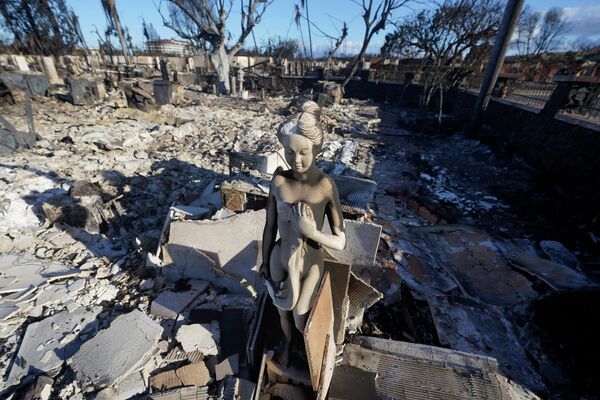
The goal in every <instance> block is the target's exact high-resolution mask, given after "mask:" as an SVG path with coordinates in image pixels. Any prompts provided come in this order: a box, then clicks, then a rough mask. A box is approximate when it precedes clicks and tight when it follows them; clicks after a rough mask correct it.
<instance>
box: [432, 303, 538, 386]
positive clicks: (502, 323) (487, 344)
mask: <svg viewBox="0 0 600 400" xmlns="http://www.w3.org/2000/svg"><path fill="white" fill-rule="evenodd" d="M428 301H429V307H430V309H431V315H432V317H433V321H434V323H435V328H436V331H437V333H438V336H439V339H440V342H441V344H442V345H444V346H447V347H450V348H451V349H454V350H459V351H465V352H468V353H475V354H483V355H486V356H490V357H494V358H496V359H497V360H498V365H499V367H500V370H501V371H502V372H503V373H504V374H505V375H506V376H507V377H509V378H511V379H514V380H515V381H517V382H519V383H521V384H523V385H525V386H527V387H528V388H530V389H532V390H535V391H543V390H545V388H546V386H545V384H544V381H543V380H542V378H541V377H540V375H539V374H538V373H537V371H536V370H535V368H534V367H533V365H532V364H531V362H530V361H529V359H528V357H527V354H526V353H525V350H524V349H523V347H521V344H520V343H519V340H518V338H517V337H516V336H515V334H514V332H513V326H512V324H511V323H510V322H509V321H508V319H507V318H506V316H505V315H504V312H503V311H502V309H501V308H499V307H495V306H492V305H486V304H483V303H480V302H477V301H471V300H466V299H460V298H455V299H450V298H446V297H443V296H439V297H433V298H429V299H428Z"/></svg>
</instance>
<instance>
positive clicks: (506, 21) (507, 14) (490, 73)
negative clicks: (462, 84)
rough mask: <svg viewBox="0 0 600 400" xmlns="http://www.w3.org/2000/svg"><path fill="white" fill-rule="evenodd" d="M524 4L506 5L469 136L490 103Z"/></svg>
mask: <svg viewBox="0 0 600 400" xmlns="http://www.w3.org/2000/svg"><path fill="white" fill-rule="evenodd" d="M524 2H525V0H508V3H507V4H506V8H505V9H504V15H503V16H502V22H501V24H500V29H499V30H498V34H497V35H496V40H495V42H494V47H493V48H492V54H490V59H489V61H488V65H487V68H486V70H485V75H484V77H483V82H482V83H481V90H480V91H479V97H478V98H477V103H476V104H475V109H474V110H473V119H472V120H471V125H470V127H469V129H468V133H469V134H470V135H474V134H475V132H476V130H477V129H478V128H479V125H480V123H481V117H482V115H483V111H485V110H486V109H487V106H488V104H489V102H490V97H492V91H493V90H494V86H496V81H497V80H498V75H499V74H500V68H502V64H504V56H505V55H506V50H507V49H508V44H509V43H510V39H511V37H512V34H513V31H514V30H515V26H516V25H517V22H518V21H519V16H520V15H521V10H522V9H523V3H524Z"/></svg>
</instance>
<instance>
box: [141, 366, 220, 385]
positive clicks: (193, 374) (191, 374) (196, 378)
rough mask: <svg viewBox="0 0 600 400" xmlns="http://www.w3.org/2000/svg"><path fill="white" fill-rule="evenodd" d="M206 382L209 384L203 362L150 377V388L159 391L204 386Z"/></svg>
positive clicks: (208, 376)
mask: <svg viewBox="0 0 600 400" xmlns="http://www.w3.org/2000/svg"><path fill="white" fill-rule="evenodd" d="M208 382H210V374H209V372H208V368H206V365H204V363H203V362H200V363H196V364H189V365H185V366H183V367H181V368H177V369H175V370H171V371H165V372H161V373H159V374H157V375H154V376H152V377H150V387H151V388H152V389H153V390H160V391H162V390H167V389H174V388H178V387H182V386H205V385H206V384H208Z"/></svg>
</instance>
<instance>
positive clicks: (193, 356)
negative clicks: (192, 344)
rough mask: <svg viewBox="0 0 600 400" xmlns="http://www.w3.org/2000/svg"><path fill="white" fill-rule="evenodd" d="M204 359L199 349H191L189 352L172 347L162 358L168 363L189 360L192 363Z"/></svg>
mask: <svg viewBox="0 0 600 400" xmlns="http://www.w3.org/2000/svg"><path fill="white" fill-rule="evenodd" d="M203 359H204V356H203V355H202V352H200V351H192V352H190V353H186V352H185V351H183V350H181V349H180V348H177V347H175V348H173V349H172V350H171V351H170V352H169V353H168V354H167V355H166V356H165V358H164V360H165V361H166V362H168V363H172V362H177V361H184V360H190V362H191V363H192V364H196V363H199V362H200V361H202V360H203Z"/></svg>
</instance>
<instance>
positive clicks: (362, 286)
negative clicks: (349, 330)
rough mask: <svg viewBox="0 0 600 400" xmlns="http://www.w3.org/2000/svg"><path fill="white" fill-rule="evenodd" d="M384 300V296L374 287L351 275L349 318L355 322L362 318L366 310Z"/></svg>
mask: <svg viewBox="0 0 600 400" xmlns="http://www.w3.org/2000/svg"><path fill="white" fill-rule="evenodd" d="M382 298H383V295H382V294H381V293H379V292H378V291H377V289H375V288H374V287H373V286H371V285H369V284H367V283H366V282H365V281H363V280H362V279H360V278H359V277H357V276H356V275H354V274H353V273H350V283H349V285H348V299H349V306H348V318H349V319H351V320H354V319H356V318H359V317H360V318H362V313H363V312H364V310H365V309H367V308H369V307H371V306H372V305H373V304H375V303H377V302H378V301H379V300H381V299H382Z"/></svg>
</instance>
